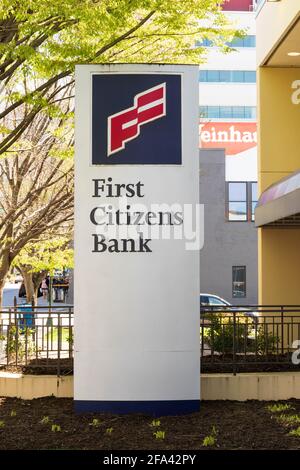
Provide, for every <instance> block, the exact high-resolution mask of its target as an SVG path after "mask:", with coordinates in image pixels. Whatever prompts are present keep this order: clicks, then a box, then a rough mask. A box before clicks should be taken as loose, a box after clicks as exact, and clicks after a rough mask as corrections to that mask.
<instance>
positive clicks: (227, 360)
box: [201, 353, 300, 373]
mask: <svg viewBox="0 0 300 470" xmlns="http://www.w3.org/2000/svg"><path fill="white" fill-rule="evenodd" d="M291 356H292V353H286V354H278V355H271V354H269V355H257V356H254V355H250V354H249V355H244V354H237V356H236V361H235V364H233V357H232V354H220V355H214V356H213V357H212V356H211V355H209V356H204V357H202V358H201V372H203V373H226V372H229V373H232V372H300V365H299V364H293V362H292V357H291Z"/></svg>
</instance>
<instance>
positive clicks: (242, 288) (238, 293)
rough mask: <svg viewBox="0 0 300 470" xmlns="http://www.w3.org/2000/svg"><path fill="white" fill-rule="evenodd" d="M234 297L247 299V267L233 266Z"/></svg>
mask: <svg viewBox="0 0 300 470" xmlns="http://www.w3.org/2000/svg"><path fill="white" fill-rule="evenodd" d="M232 297H235V298H238V297H246V266H232Z"/></svg>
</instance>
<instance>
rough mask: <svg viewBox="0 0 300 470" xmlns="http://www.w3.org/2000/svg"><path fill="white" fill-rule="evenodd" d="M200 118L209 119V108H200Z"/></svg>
mask: <svg viewBox="0 0 300 470" xmlns="http://www.w3.org/2000/svg"><path fill="white" fill-rule="evenodd" d="M199 116H200V118H207V106H199Z"/></svg>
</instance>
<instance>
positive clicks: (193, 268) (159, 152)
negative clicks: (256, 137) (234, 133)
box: [74, 64, 200, 415]
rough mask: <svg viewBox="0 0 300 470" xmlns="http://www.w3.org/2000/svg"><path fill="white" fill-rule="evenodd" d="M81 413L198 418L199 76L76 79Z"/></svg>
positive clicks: (79, 71) (158, 72) (185, 72)
mask: <svg viewBox="0 0 300 470" xmlns="http://www.w3.org/2000/svg"><path fill="white" fill-rule="evenodd" d="M75 138H76V157H75V271H74V278H75V285H74V303H75V370H74V386H75V390H74V398H75V409H76V410H77V411H79V412H84V411H86V412H93V411H94V412H95V411H99V412H104V411H107V412H113V413H128V412H143V413H150V414H153V415H164V414H180V413H186V412H192V411H197V410H198V409H199V400H200V363H199V362H200V359H199V351H200V348H199V339H200V338H199V313H200V312H199V310H200V306H199V293H200V286H199V276H200V272H199V241H198V237H199V233H198V232H197V230H196V229H197V227H196V225H197V221H198V218H197V216H198V211H197V205H198V204H199V168H198V165H199V156H198V67H196V66H181V65H133V64H130V65H127V64H123V65H79V66H77V67H76V131H75Z"/></svg>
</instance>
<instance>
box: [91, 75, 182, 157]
mask: <svg viewBox="0 0 300 470" xmlns="http://www.w3.org/2000/svg"><path fill="white" fill-rule="evenodd" d="M92 87H93V89H92V164H93V165H181V163H182V148H181V147H182V138H181V75H180V74H162V73H157V74H147V73H144V74H142V73H137V74H135V73H128V74H117V73H116V74H114V73H108V74H94V75H93V76H92Z"/></svg>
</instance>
